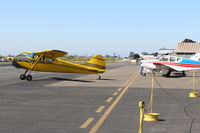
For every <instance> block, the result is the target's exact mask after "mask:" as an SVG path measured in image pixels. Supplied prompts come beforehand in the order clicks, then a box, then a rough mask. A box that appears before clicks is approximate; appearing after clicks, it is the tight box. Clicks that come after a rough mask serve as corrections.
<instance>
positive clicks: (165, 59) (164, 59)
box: [160, 57, 168, 61]
mask: <svg viewBox="0 0 200 133" xmlns="http://www.w3.org/2000/svg"><path fill="white" fill-rule="evenodd" d="M160 61H168V58H167V57H162V58H161V59H160Z"/></svg>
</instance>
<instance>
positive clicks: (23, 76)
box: [20, 70, 28, 80]
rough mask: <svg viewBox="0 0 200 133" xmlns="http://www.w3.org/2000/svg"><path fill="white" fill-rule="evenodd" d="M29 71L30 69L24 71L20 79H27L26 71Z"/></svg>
mask: <svg viewBox="0 0 200 133" xmlns="http://www.w3.org/2000/svg"><path fill="white" fill-rule="evenodd" d="M27 72H28V70H26V71H25V72H24V74H21V75H20V79H21V80H25V79H26V73H27Z"/></svg>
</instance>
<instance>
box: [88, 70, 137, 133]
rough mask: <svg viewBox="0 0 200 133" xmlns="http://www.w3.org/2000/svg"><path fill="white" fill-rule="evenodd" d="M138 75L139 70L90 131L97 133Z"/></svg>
mask: <svg viewBox="0 0 200 133" xmlns="http://www.w3.org/2000/svg"><path fill="white" fill-rule="evenodd" d="M137 76H138V72H136V73H134V74H133V75H132V76H131V77H130V78H129V80H128V81H127V82H126V84H125V88H124V90H123V91H122V92H121V93H120V95H119V96H118V97H117V98H116V99H115V101H114V102H113V103H112V104H111V105H110V107H109V108H108V109H107V110H106V111H105V112H104V114H103V115H102V116H101V117H100V118H99V120H98V121H97V123H96V124H95V125H94V126H93V127H92V128H91V129H90V131H89V133H96V131H97V130H98V129H99V128H100V126H101V125H102V124H103V122H104V121H105V119H106V118H107V117H108V116H109V114H110V112H111V111H112V110H113V109H114V108H115V106H116V105H117V104H118V102H119V101H120V99H121V98H122V97H123V95H124V94H125V92H126V91H127V90H128V88H129V87H130V85H131V84H132V82H134V81H135V80H136V78H137Z"/></svg>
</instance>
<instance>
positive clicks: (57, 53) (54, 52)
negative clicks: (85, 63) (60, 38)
mask: <svg viewBox="0 0 200 133" xmlns="http://www.w3.org/2000/svg"><path fill="white" fill-rule="evenodd" d="M34 54H36V55H37V56H38V57H39V56H41V55H42V54H43V55H42V57H46V58H57V57H63V56H64V55H66V54H68V53H67V52H64V51H60V50H44V51H38V52H35V53H34Z"/></svg>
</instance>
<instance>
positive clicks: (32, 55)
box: [27, 53, 36, 58]
mask: <svg viewBox="0 0 200 133" xmlns="http://www.w3.org/2000/svg"><path fill="white" fill-rule="evenodd" d="M35 55H36V54H35V53H31V54H28V55H27V56H28V57H29V58H34V56H35Z"/></svg>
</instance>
